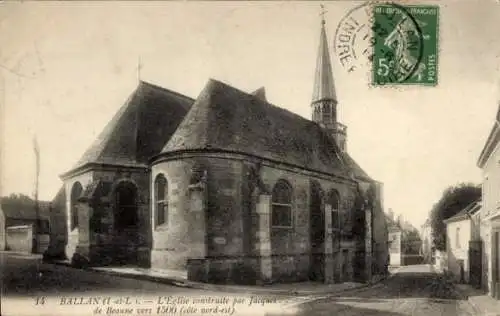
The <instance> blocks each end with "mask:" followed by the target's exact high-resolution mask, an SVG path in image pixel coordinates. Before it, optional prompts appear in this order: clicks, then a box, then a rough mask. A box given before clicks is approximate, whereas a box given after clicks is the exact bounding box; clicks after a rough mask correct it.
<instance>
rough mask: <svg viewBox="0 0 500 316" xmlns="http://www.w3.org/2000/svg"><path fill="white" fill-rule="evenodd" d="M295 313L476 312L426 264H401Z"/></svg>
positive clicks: (391, 314)
mask: <svg viewBox="0 0 500 316" xmlns="http://www.w3.org/2000/svg"><path fill="white" fill-rule="evenodd" d="M295 314H296V315H307V316H314V315H345V316H347V315H364V316H368V315H370V316H375V315H380V316H382V315H384V316H386V315H388V316H396V315H424V316H432V315H450V316H451V315H477V312H475V311H474V309H473V307H472V306H471V305H470V304H469V302H468V301H467V300H466V299H464V298H461V297H460V296H459V294H458V293H457V292H456V291H455V288H454V285H453V284H452V283H450V282H449V281H447V280H446V279H445V278H444V277H442V276H440V275H438V274H436V273H433V272H432V270H431V268H430V267H429V266H426V265H419V266H408V267H402V268H401V269H399V270H398V272H397V273H396V274H395V275H394V276H393V277H391V278H389V279H388V280H386V281H384V282H383V283H381V284H378V285H375V286H373V287H371V288H366V289H362V290H358V291H355V292H350V293H345V294H344V295H340V296H330V297H323V298H319V299H316V300H313V301H310V302H307V303H304V304H301V305H299V306H297V307H296V308H295Z"/></svg>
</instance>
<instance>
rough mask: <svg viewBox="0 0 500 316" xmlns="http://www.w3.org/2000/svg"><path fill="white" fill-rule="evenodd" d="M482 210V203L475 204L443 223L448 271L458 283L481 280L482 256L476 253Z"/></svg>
mask: <svg viewBox="0 0 500 316" xmlns="http://www.w3.org/2000/svg"><path fill="white" fill-rule="evenodd" d="M480 209H481V204H480V202H474V203H472V204H471V205H469V206H467V207H466V208H465V209H463V210H462V211H460V212H458V213H457V214H456V215H454V216H452V217H450V218H448V219H446V220H444V221H443V222H444V223H445V224H446V258H447V271H448V272H449V273H451V274H452V275H453V277H454V279H455V281H457V282H461V283H471V282H474V280H478V281H479V280H480V278H481V273H480V269H481V266H480V263H481V256H478V255H475V252H474V251H475V250H476V248H475V247H476V243H477V242H479V241H480V238H481V237H480V224H479V215H480V213H479V211H480ZM474 272H476V275H475V276H474V275H472V274H473V273H474Z"/></svg>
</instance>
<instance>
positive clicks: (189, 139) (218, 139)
mask: <svg viewBox="0 0 500 316" xmlns="http://www.w3.org/2000/svg"><path fill="white" fill-rule="evenodd" d="M200 149H211V150H222V151H231V152H238V153H244V154H249V155H254V156H259V157H262V158H267V159H271V160H275V161H279V162H284V163H289V164H292V165H295V166H299V167H302V168H305V169H312V170H316V171H319V172H324V173H329V174H337V175H343V176H348V175H349V173H350V171H351V172H354V173H355V174H358V175H360V176H365V175H366V174H365V173H364V172H363V171H362V170H361V168H359V166H357V164H356V163H355V162H354V160H352V159H351V158H350V157H349V156H348V155H347V154H345V155H342V153H341V151H340V150H339V149H338V147H337V145H336V143H335V141H334V139H333V138H332V137H331V136H330V135H328V134H327V133H326V132H325V131H324V130H323V129H322V128H321V127H320V126H319V125H318V124H316V123H314V122H312V121H310V120H307V119H305V118H303V117H301V116H299V115H296V114H294V113H292V112H290V111H287V110H285V109H282V108H279V107H277V106H274V105H272V104H269V103H268V102H266V101H264V100H262V99H260V98H258V97H256V96H254V95H251V94H248V93H245V92H242V91H240V90H238V89H236V88H233V87H231V86H229V85H226V84H224V83H222V82H219V81H216V80H209V82H208V83H207V85H206V86H205V88H204V89H203V91H202V92H201V93H200V95H199V97H198V98H197V100H196V101H195V102H194V104H193V105H192V107H191V110H190V111H189V112H188V114H187V115H186V117H185V119H184V120H183V121H182V123H181V124H180V125H179V127H178V129H177V131H176V132H175V134H174V135H173V136H172V138H171V139H170V141H169V142H168V143H167V144H166V146H165V147H164V148H163V150H162V153H170V152H175V151H185V150H200ZM351 168H352V169H355V170H351Z"/></svg>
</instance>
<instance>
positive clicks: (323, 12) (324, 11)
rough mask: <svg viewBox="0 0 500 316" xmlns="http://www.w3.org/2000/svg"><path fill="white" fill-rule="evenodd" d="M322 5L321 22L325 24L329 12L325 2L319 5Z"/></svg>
mask: <svg viewBox="0 0 500 316" xmlns="http://www.w3.org/2000/svg"><path fill="white" fill-rule="evenodd" d="M319 6H320V7H321V12H320V13H319V15H320V16H321V24H323V25H324V24H325V14H326V13H327V12H328V11H326V9H325V6H324V5H323V4H320V5H319Z"/></svg>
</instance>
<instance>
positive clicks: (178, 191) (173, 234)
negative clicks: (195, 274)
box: [150, 158, 196, 269]
mask: <svg viewBox="0 0 500 316" xmlns="http://www.w3.org/2000/svg"><path fill="white" fill-rule="evenodd" d="M195 164H196V160H195V159H193V158H190V159H182V160H172V161H167V162H163V163H160V164H156V165H154V166H153V167H152V169H151V180H150V181H151V187H152V188H153V187H154V181H155V179H156V177H157V176H158V175H159V174H163V175H164V176H165V177H166V179H167V182H168V218H167V219H166V223H164V224H162V225H159V226H157V225H156V223H155V220H156V219H155V212H154V211H152V212H151V213H152V214H151V216H150V218H151V223H152V251H151V267H152V268H167V269H185V268H186V260H187V259H188V258H189V257H190V255H191V247H190V245H191V238H190V234H191V233H192V232H193V231H192V230H191V229H190V227H191V223H190V219H191V215H190V213H189V191H188V187H189V181H190V177H191V173H192V168H193V166H194V165H195ZM150 197H151V201H152V203H151V207H150V208H151V210H154V208H155V207H156V206H155V205H154V204H155V203H156V201H155V200H154V189H152V190H151V195H150Z"/></svg>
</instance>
